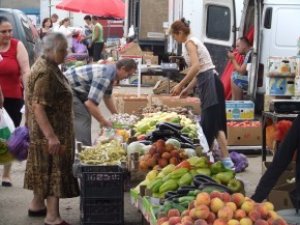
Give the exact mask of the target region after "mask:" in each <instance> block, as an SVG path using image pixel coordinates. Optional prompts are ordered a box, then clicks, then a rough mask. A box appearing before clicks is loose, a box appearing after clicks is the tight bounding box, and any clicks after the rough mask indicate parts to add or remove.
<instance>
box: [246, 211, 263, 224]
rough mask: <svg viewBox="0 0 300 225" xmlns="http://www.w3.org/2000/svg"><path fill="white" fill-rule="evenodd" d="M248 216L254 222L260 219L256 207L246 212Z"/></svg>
mask: <svg viewBox="0 0 300 225" xmlns="http://www.w3.org/2000/svg"><path fill="white" fill-rule="evenodd" d="M248 217H249V218H250V219H251V220H252V221H253V222H255V221H256V220H258V219H261V214H260V212H259V211H258V210H257V209H254V210H251V211H250V212H249V213H248Z"/></svg>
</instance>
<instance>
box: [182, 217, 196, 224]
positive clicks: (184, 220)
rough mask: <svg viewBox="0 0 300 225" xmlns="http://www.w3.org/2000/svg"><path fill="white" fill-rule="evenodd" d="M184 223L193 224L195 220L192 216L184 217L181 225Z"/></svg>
mask: <svg viewBox="0 0 300 225" xmlns="http://www.w3.org/2000/svg"><path fill="white" fill-rule="evenodd" d="M184 222H193V219H192V217H190V216H183V217H182V218H181V223H184Z"/></svg>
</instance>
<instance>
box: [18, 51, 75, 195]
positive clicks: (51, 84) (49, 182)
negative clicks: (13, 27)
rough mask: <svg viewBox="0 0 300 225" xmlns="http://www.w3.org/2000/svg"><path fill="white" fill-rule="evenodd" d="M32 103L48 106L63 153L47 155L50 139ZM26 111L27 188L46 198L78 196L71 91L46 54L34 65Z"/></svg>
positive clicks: (28, 85) (27, 95)
mask: <svg viewBox="0 0 300 225" xmlns="http://www.w3.org/2000/svg"><path fill="white" fill-rule="evenodd" d="M33 103H38V104H41V105H43V106H44V107H45V112H46V114H47V117H48V120H49V122H50V124H51V126H52V128H53V130H54V133H55V134H56V135H57V137H58V138H59V140H60V144H61V145H62V148H63V149H64V153H63V154H60V155H50V154H48V151H47V149H48V141H47V139H46V138H45V136H44V134H43V132H42V131H41V130H40V128H39V125H38V123H37V121H36V118H35V115H34V113H33V108H32V105H33ZM26 110H27V116H26V118H27V119H26V121H27V125H28V128H29V134H30V147H29V154H28V159H27V165H26V172H25V180H24V188H26V189H29V190H33V192H34V194H36V195H38V196H40V197H43V198H46V197H48V196H54V197H58V198H71V197H76V196H78V195H79V188H78V183H77V180H76V179H75V178H74V177H73V175H72V164H73V162H74V149H75V148H74V146H75V145H74V131H73V130H74V129H73V118H72V117H73V114H72V91H71V88H70V86H69V84H68V81H67V79H66V78H65V77H64V75H63V74H62V73H61V71H60V70H59V68H58V66H57V65H56V64H55V63H52V62H51V61H49V60H46V59H45V58H43V57H40V58H39V59H38V60H37V61H36V63H35V64H34V66H33V67H32V70H31V75H30V77H29V79H28V82H27V87H26Z"/></svg>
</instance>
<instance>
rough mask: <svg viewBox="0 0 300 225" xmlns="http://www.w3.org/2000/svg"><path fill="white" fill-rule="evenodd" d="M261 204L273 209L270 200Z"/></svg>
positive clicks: (270, 209)
mask: <svg viewBox="0 0 300 225" xmlns="http://www.w3.org/2000/svg"><path fill="white" fill-rule="evenodd" d="M262 204H263V205H264V206H266V207H267V209H268V210H269V211H274V205H273V204H272V203H271V202H264V203H262Z"/></svg>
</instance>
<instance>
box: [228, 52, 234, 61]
mask: <svg viewBox="0 0 300 225" xmlns="http://www.w3.org/2000/svg"><path fill="white" fill-rule="evenodd" d="M227 57H228V58H229V59H230V60H232V59H234V54H233V53H232V52H230V51H228V52H227Z"/></svg>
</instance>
